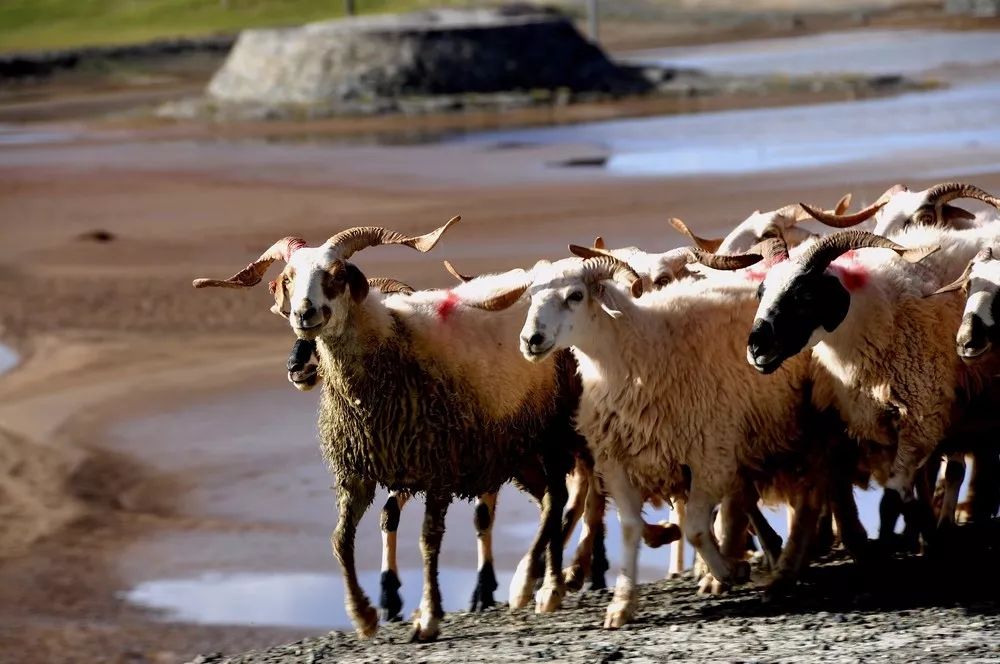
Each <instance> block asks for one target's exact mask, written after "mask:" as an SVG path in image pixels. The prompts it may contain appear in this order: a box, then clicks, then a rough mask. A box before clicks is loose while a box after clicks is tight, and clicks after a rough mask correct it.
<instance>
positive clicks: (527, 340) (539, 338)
mask: <svg viewBox="0 0 1000 664" xmlns="http://www.w3.org/2000/svg"><path fill="white" fill-rule="evenodd" d="M521 343H523V344H524V345H525V347H527V349H528V350H535V349H536V348H538V347H539V346H541V345H542V344H544V343H545V335H544V334H542V333H541V332H535V333H534V334H532V335H531V336H530V337H521Z"/></svg>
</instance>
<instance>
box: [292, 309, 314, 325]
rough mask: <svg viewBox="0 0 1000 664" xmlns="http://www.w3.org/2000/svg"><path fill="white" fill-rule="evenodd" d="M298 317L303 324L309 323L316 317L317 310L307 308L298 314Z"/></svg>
mask: <svg viewBox="0 0 1000 664" xmlns="http://www.w3.org/2000/svg"><path fill="white" fill-rule="evenodd" d="M296 315H297V316H298V318H299V320H300V321H303V322H305V321H308V320H309V319H311V318H312V317H313V316H315V315H316V308H315V307H306V308H305V309H303V310H302V311H300V312H298V313H297V314H296Z"/></svg>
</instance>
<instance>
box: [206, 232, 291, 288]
mask: <svg viewBox="0 0 1000 664" xmlns="http://www.w3.org/2000/svg"><path fill="white" fill-rule="evenodd" d="M305 244H306V241H305V240H303V239H302V238H300V237H291V236H289V237H283V238H281V239H280V240H278V241H277V242H275V243H274V244H272V245H271V246H270V247H268V249H267V251H265V252H264V253H262V254H261V255H260V258H258V259H257V260H255V261H253V262H252V263H250V264H249V265H247V266H246V267H245V268H243V269H242V270H240V271H239V272H237V273H236V274H234V275H233V276H231V277H229V278H228V279H205V278H200V279H195V280H194V281H192V282H191V285H192V286H194V287H195V288H250V287H251V286H256V285H257V284H259V283H260V280H261V279H263V278H264V275H265V274H266V273H267V269H268V268H269V267H271V263H273V262H274V261H279V260H280V261H284V262H286V263H287V262H288V259H289V258H291V256H292V254H293V253H295V252H296V251H297V250H298V249H300V248H302V247H304V246H305Z"/></svg>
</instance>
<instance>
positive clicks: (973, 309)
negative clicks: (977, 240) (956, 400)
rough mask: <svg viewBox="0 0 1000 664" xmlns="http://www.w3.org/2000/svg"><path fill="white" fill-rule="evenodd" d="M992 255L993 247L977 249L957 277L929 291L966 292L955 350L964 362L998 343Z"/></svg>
mask: <svg viewBox="0 0 1000 664" xmlns="http://www.w3.org/2000/svg"><path fill="white" fill-rule="evenodd" d="M994 254H995V252H994V251H993V248H992V247H986V248H985V249H982V250H980V251H979V253H977V254H976V255H975V256H974V257H973V258H972V260H971V261H969V264H968V265H967V266H966V268H965V271H964V272H962V274H961V275H960V276H959V277H958V279H956V280H955V281H953V282H951V283H950V284H948V285H947V286H942V287H941V288H939V289H937V290H936V291H934V293H932V295H938V294H940V293H950V292H953V291H957V290H963V291H965V294H966V299H965V311H963V312H962V323H961V324H960V325H959V327H958V334H957V335H956V336H955V350H956V352H957V353H958V356H959V357H960V358H961V359H962V361H963V362H965V363H966V364H974V363H976V362H979V361H980V360H982V359H983V358H985V357H987V351H989V350H990V349H991V348H993V344H994V343H998V342H1000V253H997V254H996V255H994Z"/></svg>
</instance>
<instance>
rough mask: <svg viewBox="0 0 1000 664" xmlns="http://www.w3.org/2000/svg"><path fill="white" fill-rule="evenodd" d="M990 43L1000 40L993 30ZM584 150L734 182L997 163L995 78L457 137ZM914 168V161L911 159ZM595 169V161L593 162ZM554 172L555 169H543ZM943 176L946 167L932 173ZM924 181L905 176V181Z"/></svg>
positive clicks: (620, 169) (630, 164) (999, 108)
mask: <svg viewBox="0 0 1000 664" xmlns="http://www.w3.org/2000/svg"><path fill="white" fill-rule="evenodd" d="M997 40H998V41H1000V33H998V36H997ZM456 140H457V141H459V142H465V143H467V144H473V145H494V144H499V143H508V142H512V141H516V142H520V143H531V144H535V145H551V144H572V145H581V144H582V145H589V146H591V147H592V148H593V150H594V155H595V156H596V157H604V160H603V162H604V166H603V168H604V169H605V172H607V173H608V174H610V175H614V176H632V177H634V176H658V177H671V176H674V177H676V176H692V175H712V174H718V175H723V174H725V175H733V174H741V173H760V172H767V171H787V170H793V169H808V168H819V167H829V166H833V165H840V164H850V163H857V162H865V161H872V160H877V161H879V162H886V161H895V162H897V163H901V162H905V161H907V160H909V159H911V158H913V157H919V158H921V160H926V159H925V158H926V157H927V156H929V155H933V154H935V153H948V152H953V151H961V153H962V160H961V161H960V162H957V163H956V164H955V166H954V167H953V168H954V171H960V172H967V169H968V164H969V163H970V162H975V161H976V160H980V161H986V162H990V163H997V162H1000V81H990V82H981V83H971V84H967V85H963V86H959V87H955V88H950V89H943V90H935V91H931V92H916V93H908V94H904V95H901V96H898V97H892V98H885V99H870V100H865V101H855V102H841V103H831V104H819V105H813V106H791V107H784V108H766V109H753V110H743V111H723V112H716V113H699V114H695V115H673V116H663V117H655V118H644V119H634V120H614V121H607V122H593V123H586V124H579V125H573V126H566V127H552V128H541V129H525V130H518V131H498V132H491V133H486V134H478V135H475V136H467V137H463V138H460V139H456ZM914 161H915V160H914ZM595 163H596V164H598V166H597V167H598V168H599V167H600V166H599V164H600V163H601V160H600V159H597V160H595ZM550 166H551V167H553V168H559V167H560V165H559V164H553V165H550ZM930 168H933V170H934V172H935V173H937V174H940V175H942V176H944V175H947V174H949V173H948V170H949V169H948V168H947V167H946V165H945V163H941V164H939V165H936V166H932V167H930ZM921 175H922V174H920V173H917V172H912V175H911V177H920V176H921Z"/></svg>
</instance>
